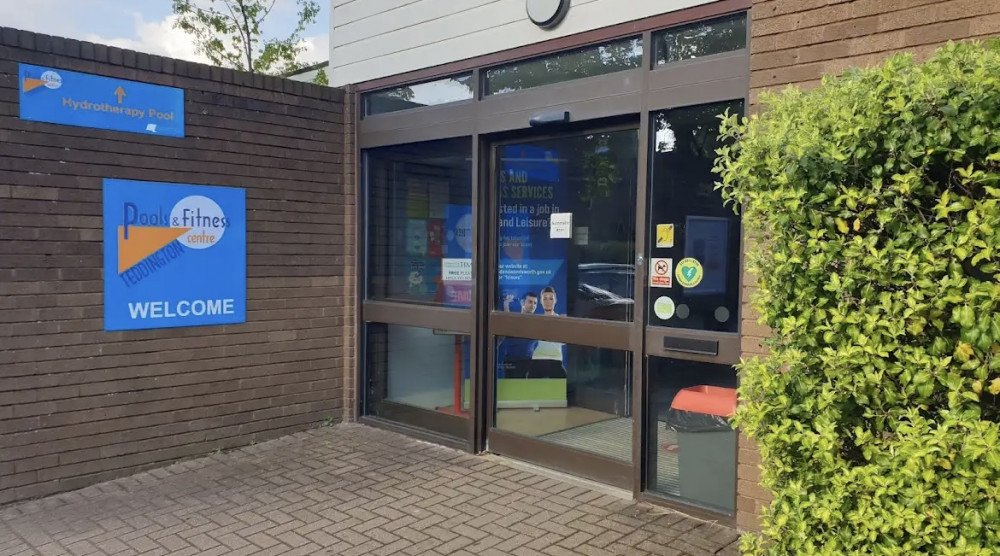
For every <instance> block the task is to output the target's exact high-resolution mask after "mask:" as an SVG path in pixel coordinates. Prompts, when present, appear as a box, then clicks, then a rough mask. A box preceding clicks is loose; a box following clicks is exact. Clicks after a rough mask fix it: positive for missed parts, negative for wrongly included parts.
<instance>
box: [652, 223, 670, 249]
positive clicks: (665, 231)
mask: <svg viewBox="0 0 1000 556" xmlns="http://www.w3.org/2000/svg"><path fill="white" fill-rule="evenodd" d="M656 246H657V247H660V248H669V247H673V246H674V225H673V224H657V225H656Z"/></svg>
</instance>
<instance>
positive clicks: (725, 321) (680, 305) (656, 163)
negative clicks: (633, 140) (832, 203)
mask: <svg viewBox="0 0 1000 556" xmlns="http://www.w3.org/2000/svg"><path fill="white" fill-rule="evenodd" d="M727 109H728V110H729V111H730V113H732V112H739V113H742V111H743V103H742V101H733V102H725V103H719V104H710V105H702V106H695V107H689V108H680V109H676V110H668V111H664V112H658V113H656V114H654V115H653V133H654V136H653V154H652V169H651V172H652V173H651V175H650V180H649V183H650V193H649V210H650V212H649V215H650V220H649V222H650V234H649V235H650V236H651V237H650V245H649V252H650V259H651V272H654V273H655V272H656V265H657V264H660V265H662V266H664V267H667V268H668V269H669V272H668V277H669V278H670V280H669V282H659V283H658V282H655V281H653V280H650V289H649V296H648V297H649V306H648V314H649V321H648V322H649V324H651V325H656V326H670V327H675V328H689V329H696V330H711V331H715V332H736V331H737V330H738V329H739V328H738V327H739V301H740V281H739V278H740V264H739V263H740V222H739V218H738V216H737V215H736V214H734V213H733V210H732V208H731V207H725V206H723V204H722V197H721V195H720V194H719V192H718V191H716V190H715V181H716V179H717V176H716V175H715V173H714V172H713V171H712V167H713V165H714V160H715V156H716V154H715V151H716V149H717V148H719V146H720V143H719V141H718V130H719V119H718V115H719V114H722V113H723V112H725V111H726V110H727ZM663 261H668V262H667V263H666V264H664V262H663Z"/></svg>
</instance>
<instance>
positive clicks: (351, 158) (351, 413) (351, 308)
mask: <svg viewBox="0 0 1000 556" xmlns="http://www.w3.org/2000/svg"><path fill="white" fill-rule="evenodd" d="M343 99H344V117H343V126H344V150H343V152H344V158H343V160H344V165H343V172H344V181H343V182H341V183H343V184H344V188H343V189H344V195H345V198H344V229H345V233H346V234H348V236H349V237H357V233H356V230H357V222H358V221H357V218H358V215H357V194H358V182H357V165H358V153H357V144H358V143H357V113H358V112H357V110H358V95H357V94H356V93H355V91H354V87H353V86H351V85H349V86H348V87H347V88H346V91H345V93H344V97H343ZM344 255H345V257H346V263H347V266H348V268H350V269H351V271H350V272H348V273H346V274H345V275H344V296H345V299H346V303H345V304H344V306H345V308H346V312H345V314H344V334H343V344H342V345H343V348H344V366H343V368H344V392H343V400H344V401H343V420H344V421H345V422H351V421H354V420H356V418H357V414H358V393H357V386H356V382H357V375H358V371H357V365H358V341H357V338H358V328H357V316H358V305H357V303H358V302H359V300H360V295H361V290H360V289H359V286H358V283H357V282H358V280H357V271H356V269H357V266H358V251H357V242H356V241H348V242H347V244H346V251H345V254H344Z"/></svg>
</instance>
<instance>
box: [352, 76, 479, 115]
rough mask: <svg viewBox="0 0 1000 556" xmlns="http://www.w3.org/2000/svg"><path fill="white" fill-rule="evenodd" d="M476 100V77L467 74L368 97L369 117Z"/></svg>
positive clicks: (366, 100)
mask: <svg viewBox="0 0 1000 556" xmlns="http://www.w3.org/2000/svg"><path fill="white" fill-rule="evenodd" d="M470 99H472V74H471V73H464V74H462V75H455V76H452V77H446V78H444V79H438V80H436V81H428V82H426V83H417V84H414V85H405V86H403V87H396V88H393V89H387V90H383V91H376V92H374V93H368V94H366V95H364V105H365V115H368V116H371V115H374V114H384V113H387V112H397V111H399V110H409V109H411V108H421V107H423V106H434V105H437V104H446V103H449V102H458V101H460V100H470Z"/></svg>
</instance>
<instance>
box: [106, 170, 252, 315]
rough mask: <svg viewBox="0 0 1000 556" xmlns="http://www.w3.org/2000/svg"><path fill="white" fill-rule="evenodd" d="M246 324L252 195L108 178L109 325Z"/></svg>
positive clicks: (240, 192)
mask: <svg viewBox="0 0 1000 556" xmlns="http://www.w3.org/2000/svg"><path fill="white" fill-rule="evenodd" d="M242 322H246V192H245V190H243V189H237V188H228V187H208V186H196V185H181V184H166V183H154V182H143V181H126V180H115V179H106V180H104V329H105V330H108V331H111V330H142V329H153V328H174V327H184V326H207V325H218V324H231V323H242Z"/></svg>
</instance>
